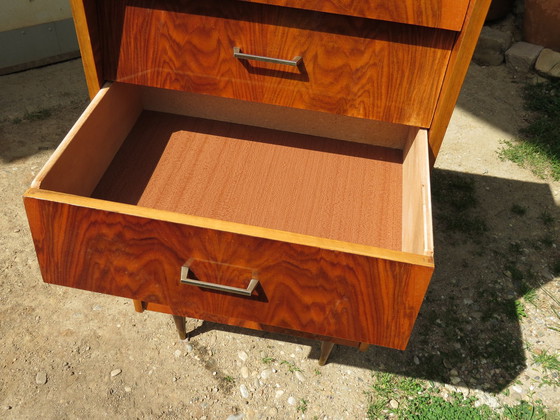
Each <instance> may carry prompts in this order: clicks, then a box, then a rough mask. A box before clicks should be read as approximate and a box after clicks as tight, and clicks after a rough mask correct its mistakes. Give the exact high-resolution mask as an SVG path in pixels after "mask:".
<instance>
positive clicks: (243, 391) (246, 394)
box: [239, 384, 249, 398]
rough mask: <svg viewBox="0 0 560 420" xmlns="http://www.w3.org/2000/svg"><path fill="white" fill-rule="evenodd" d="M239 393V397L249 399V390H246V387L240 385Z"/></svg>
mask: <svg viewBox="0 0 560 420" xmlns="http://www.w3.org/2000/svg"><path fill="white" fill-rule="evenodd" d="M239 392H240V393H241V396H242V397H243V398H249V390H248V389H247V387H246V386H245V385H243V384H242V385H241V386H240V387H239Z"/></svg>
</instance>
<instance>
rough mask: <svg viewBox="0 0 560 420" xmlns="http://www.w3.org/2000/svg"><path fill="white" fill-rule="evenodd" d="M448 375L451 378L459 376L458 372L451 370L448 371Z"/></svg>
mask: <svg viewBox="0 0 560 420" xmlns="http://www.w3.org/2000/svg"><path fill="white" fill-rule="evenodd" d="M449 375H451V376H459V372H457V369H451V370H450V371H449Z"/></svg>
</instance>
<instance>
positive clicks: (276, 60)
mask: <svg viewBox="0 0 560 420" xmlns="http://www.w3.org/2000/svg"><path fill="white" fill-rule="evenodd" d="M233 56H234V57H235V58H237V59H239V60H256V61H264V62H266V63H275V64H285V65H286V66H293V67H297V66H298V65H299V63H300V62H301V57H300V56H299V55H298V56H297V57H294V58H293V60H283V59H281V58H273V57H264V56H262V55H252V54H244V53H242V52H241V48H239V47H233Z"/></svg>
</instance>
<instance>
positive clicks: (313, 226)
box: [92, 111, 403, 250]
mask: <svg viewBox="0 0 560 420" xmlns="http://www.w3.org/2000/svg"><path fill="white" fill-rule="evenodd" d="M402 159H403V158H402V151H401V150H396V149H388V148H383V147H377V146H371V145H366V144H358V143H351V142H344V141H337V140H332V139H327V138H322V137H315V136H309V135H302V134H294V133H286V132H282V131H277V130H271V129H264V128H258V127H251V126H245V125H238V124H231V123H224V122H217V121H211V120H205V119H200V118H192V117H186V116H179V115H173V114H166V113H160V112H152V111H143V112H142V113H141V114H140V117H139V118H138V120H137V122H136V124H135V126H134V127H133V129H132V131H131V132H130V134H129V135H128V137H127V138H126V140H125V141H124V143H123V145H122V146H121V148H120V150H119V151H118V152H117V154H116V155H115V157H114V159H113V161H112V163H111V164H110V165H109V168H108V169H107V171H105V173H104V175H103V176H102V178H101V180H100V182H99V183H98V185H97V187H96V188H95V190H94V192H93V193H92V196H93V197H94V198H101V199H105V200H110V201H116V202H121V203H126V204H135V205H140V206H143V207H148V208H155V209H161V210H168V211H173V212H179V213H183V214H191V215H195V216H202V217H208V218H215V219H219V220H227V221H231V222H237V223H242V224H247V225H253V226H261V227H266V228H271V229H278V230H284V231H288V232H295V233H301V234H305V235H311V236H316V237H323V238H329V239H336V240H340V241H346V242H351V243H358V244H363V245H370V246H377V247H382V248H387V249H393V250H400V249H401V242H402Z"/></svg>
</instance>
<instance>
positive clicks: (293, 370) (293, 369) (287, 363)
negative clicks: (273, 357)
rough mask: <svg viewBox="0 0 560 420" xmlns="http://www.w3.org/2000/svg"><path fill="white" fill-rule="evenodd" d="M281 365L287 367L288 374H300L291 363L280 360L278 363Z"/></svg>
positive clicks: (298, 369)
mask: <svg viewBox="0 0 560 420" xmlns="http://www.w3.org/2000/svg"><path fill="white" fill-rule="evenodd" d="M280 364H281V365H286V366H287V367H288V371H290V372H301V369H300V368H298V367H297V366H296V365H295V364H294V363H293V362H289V361H287V360H282V361H281V362H280Z"/></svg>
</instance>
